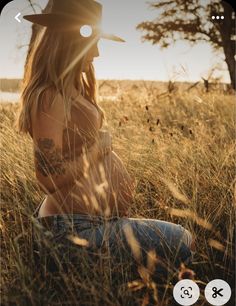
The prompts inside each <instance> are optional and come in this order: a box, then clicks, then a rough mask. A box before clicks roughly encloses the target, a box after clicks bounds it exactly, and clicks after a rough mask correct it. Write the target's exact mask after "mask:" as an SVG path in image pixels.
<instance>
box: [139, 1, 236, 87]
mask: <svg viewBox="0 0 236 306" xmlns="http://www.w3.org/2000/svg"><path fill="white" fill-rule="evenodd" d="M150 6H151V7H152V8H155V9H157V15H158V17H157V18H156V19H155V20H153V21H145V22H142V23H140V24H138V25H137V27H136V29H138V30H142V31H146V34H144V35H143V36H142V39H143V40H144V41H151V42H152V44H159V45H160V47H161V48H167V47H168V46H169V45H170V44H171V43H174V42H175V41H177V40H179V39H184V40H188V41H189V42H190V43H191V44H192V45H194V44H195V43H197V42H200V41H206V42H208V43H210V44H211V45H212V47H213V49H214V50H217V51H219V50H221V49H222V51H223V52H224V55H225V62H226V64H227V67H228V70H229V75H230V79H231V86H232V87H233V88H234V89H235V87H236V84H235V37H236V36H235V28H236V27H235V13H234V11H233V8H232V7H231V6H230V5H229V4H228V3H227V2H225V1H222V0H158V1H156V2H152V3H150ZM212 16H224V18H223V19H221V18H219V19H216V18H214V19H212Z"/></svg>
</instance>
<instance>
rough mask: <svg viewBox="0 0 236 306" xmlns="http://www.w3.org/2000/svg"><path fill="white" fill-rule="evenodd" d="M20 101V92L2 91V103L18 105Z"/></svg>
mask: <svg viewBox="0 0 236 306" xmlns="http://www.w3.org/2000/svg"><path fill="white" fill-rule="evenodd" d="M19 101H20V93H19V92H7V91H0V103H7V102H11V103H16V102H19Z"/></svg>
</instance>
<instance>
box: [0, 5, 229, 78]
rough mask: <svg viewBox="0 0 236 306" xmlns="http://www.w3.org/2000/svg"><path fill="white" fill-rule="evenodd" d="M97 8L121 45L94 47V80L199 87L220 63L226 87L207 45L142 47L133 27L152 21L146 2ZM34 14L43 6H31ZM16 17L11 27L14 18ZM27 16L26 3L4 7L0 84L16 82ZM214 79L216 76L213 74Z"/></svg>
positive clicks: (24, 46)
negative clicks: (173, 82)
mask: <svg viewBox="0 0 236 306" xmlns="http://www.w3.org/2000/svg"><path fill="white" fill-rule="evenodd" d="M98 2H100V3H102V4H103V28H104V29H106V30H107V31H108V32H109V33H113V34H116V35H118V36H120V37H122V38H124V39H125V40H126V42H125V43H119V42H114V41H110V40H106V39H101V40H100V41H99V44H98V47H99V53H100V56H99V57H98V58H95V59H94V66H95V70H96V77H97V78H98V79H139V80H140V79H141V80H159V81H168V80H170V79H172V80H176V81H188V82H195V81H199V80H200V79H201V77H207V75H208V72H209V70H210V69H211V67H212V66H213V65H214V64H215V63H217V62H221V63H222V62H223V68H224V70H225V71H223V72H222V71H220V72H218V75H223V81H225V82H227V83H229V82H230V79H229V74H228V71H227V67H226V65H225V63H224V61H223V60H222V59H223V55H220V56H216V55H215V54H214V53H213V52H212V49H211V47H210V45H209V44H207V43H201V44H197V45H195V46H194V47H191V46H190V45H189V43H188V42H185V41H178V42H177V43H176V44H175V45H172V46H171V47H169V48H168V49H164V50H161V49H160V47H159V46H158V45H152V44H151V43H150V42H144V43H143V42H142V41H141V35H142V32H141V31H138V30H136V29H135V28H136V26H137V24H138V23H140V22H142V21H147V20H149V21H151V20H153V19H154V18H155V17H156V16H157V13H156V11H155V10H152V9H150V8H149V6H148V3H147V1H146V0H119V1H117V0H98ZM33 3H36V5H35V6H34V7H35V10H36V12H37V13H40V12H41V9H42V8H44V7H45V5H46V3H47V0H34V1H33ZM18 13H21V15H20V16H19V19H20V20H21V22H20V23H19V22H17V21H16V20H15V19H14V17H15V16H16V15H17V14H18ZM26 14H33V10H32V8H31V7H30V6H29V3H28V1H27V0H14V1H12V2H10V3H9V4H7V5H6V6H5V7H4V9H3V11H2V13H1V17H0V41H1V46H3V47H1V48H0V78H22V76H23V71H24V61H25V58H26V52H27V44H28V42H29V39H30V34H31V23H30V22H28V21H27V20H25V19H23V18H22V16H23V15H26ZM216 76H217V74H216Z"/></svg>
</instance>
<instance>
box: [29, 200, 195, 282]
mask: <svg viewBox="0 0 236 306" xmlns="http://www.w3.org/2000/svg"><path fill="white" fill-rule="evenodd" d="M39 208H40V205H39V206H38V207H37V209H36V210H35V212H34V214H33V216H34V218H35V219H34V220H35V222H36V224H37V226H36V227H37V231H36V228H35V230H34V233H35V238H37V244H36V245H37V247H36V249H37V253H38V254H39V255H40V256H39V257H40V258H41V260H42V259H43V260H44V262H45V261H46V264H47V267H48V269H49V270H54V269H57V267H58V264H59V265H60V262H61V263H62V264H63V266H64V267H65V265H66V264H68V263H72V262H73V264H75V265H76V260H77V261H78V258H79V257H78V256H77V255H78V253H76V250H80V251H83V250H85V251H86V253H83V254H86V255H88V257H87V258H88V260H89V258H90V259H91V258H93V259H95V258H96V256H97V255H100V256H101V255H102V254H105V253H103V252H104V250H106V251H108V252H109V254H110V256H111V257H112V258H113V259H115V260H116V261H117V262H122V260H125V259H127V258H130V259H131V260H132V261H133V262H134V263H135V264H142V265H144V266H147V265H148V258H149V257H148V254H150V253H149V252H150V251H151V250H152V251H154V252H155V254H156V256H157V258H158V264H157V265H156V270H155V272H154V279H155V275H156V277H157V278H158V279H160V275H162V276H163V275H165V276H166V275H167V270H169V268H170V267H171V269H173V271H174V269H178V267H179V266H180V264H181V263H182V262H183V263H185V264H186V263H187V264H188V263H190V262H191V258H192V252H191V250H190V247H191V243H192V235H191V234H190V232H189V231H187V230H186V229H184V228H183V227H182V226H181V225H178V224H174V223H170V222H166V221H161V220H155V219H143V218H140V219H139V218H120V217H110V218H105V217H102V216H89V215H83V214H78V213H75V214H64V215H52V216H47V217H38V211H39ZM43 219H44V220H45V219H47V220H49V221H50V228H49V229H48V228H46V227H45V226H43V225H42V221H43ZM36 236H37V237H36ZM45 241H47V242H46V243H45ZM55 245H56V246H57V248H58V250H59V252H58V256H59V259H58V263H57V264H55V259H54V260H52V258H51V257H50V254H49V253H50V249H52V246H54V247H55ZM76 254H77V255H76ZM106 254H107V253H106ZM76 256H77V257H76ZM49 258H50V259H49ZM83 258H85V257H84V255H83ZM175 271H176V270H175Z"/></svg>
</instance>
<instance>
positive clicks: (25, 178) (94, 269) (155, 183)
mask: <svg viewBox="0 0 236 306" xmlns="http://www.w3.org/2000/svg"><path fill="white" fill-rule="evenodd" d="M100 104H101V106H102V107H103V108H104V110H105V111H106V115H107V118H108V128H109V129H110V131H111V133H112V136H113V148H114V150H115V152H116V153H117V154H118V155H119V156H120V157H121V158H122V160H123V161H124V163H125V165H126V167H127V169H128V171H129V172H130V173H131V174H132V175H133V176H135V178H136V183H137V185H136V194H135V201H134V203H132V206H131V207H130V217H137V218H139V217H143V218H154V219H160V220H166V221H171V222H174V223H179V224H181V225H183V226H184V227H185V228H186V229H188V230H190V231H191V232H192V233H193V234H194V236H195V239H196V248H197V250H196V255H195V258H194V261H193V263H192V264H191V266H189V267H188V268H189V269H191V270H193V271H194V272H195V274H196V276H195V279H196V281H197V282H198V284H199V286H200V289H201V297H200V300H199V302H198V303H197V304H196V305H205V304H206V302H205V301H204V287H205V284H206V283H207V282H209V281H210V280H212V279H215V278H221V279H224V280H226V281H228V282H229V283H230V284H231V287H232V289H233V282H234V242H235V236H234V224H235V218H234V217H235V196H236V193H235V189H234V187H235V143H234V138H235V101H234V96H232V95H227V94H224V95H223V94H222V93H219V92H212V93H208V94H206V93H203V92H201V93H200V92H199V91H197V90H193V91H192V92H191V93H187V92H186V91H177V92H175V93H173V94H169V95H168V94H165V95H161V94H160V92H159V91H158V88H148V87H147V86H140V85H139V86H134V85H133V86H131V87H129V88H126V90H125V91H122V92H121V93H119V96H118V97H117V99H116V101H115V102H111V101H110V100H109V99H104V100H103V101H100ZM16 111H17V105H10V104H9V105H2V106H1V111H0V117H1V118H0V122H1V233H2V236H1V291H2V292H1V304H2V305H174V301H173V298H172V294H171V293H172V291H171V290H172V288H173V285H174V283H175V281H177V279H178V277H180V276H179V274H178V273H179V271H174V274H173V273H172V274H171V275H169V278H168V281H167V283H166V286H164V287H163V286H162V288H160V289H158V290H160V291H158V290H157V287H156V285H157V286H158V284H155V283H153V282H152V281H151V280H150V279H149V276H150V275H149V274H148V273H147V271H146V270H145V269H144V270H142V269H141V270H139V273H138V274H137V275H136V276H135V278H134V279H133V280H134V282H132V281H130V279H131V278H130V273H132V272H131V271H130V270H129V269H130V265H129V264H128V265H127V266H125V265H123V266H122V265H119V266H116V265H115V264H114V263H113V264H111V263H110V261H109V258H108V257H107V256H104V257H103V258H101V259H100V260H99V261H98V262H97V263H96V264H94V265H92V266H91V265H89V264H88V260H87V258H86V256H85V255H84V253H83V252H82V251H81V254H80V260H79V263H80V268H79V272H78V273H75V271H73V267H71V268H70V270H69V272H68V273H59V274H57V275H54V276H52V275H50V273H48V274H46V275H45V274H44V275H43V273H41V274H40V273H39V272H38V270H39V267H38V266H36V264H35V259H34V256H33V251H32V249H33V243H34V242H33V239H32V230H33V224H34V223H33V221H32V218H31V215H32V212H33V210H34V209H35V207H36V206H37V205H38V204H39V202H40V200H41V198H42V196H43V194H42V192H41V191H40V190H39V188H38V186H37V183H36V180H35V174H34V166H33V154H32V143H31V140H30V138H28V137H25V136H24V137H23V136H22V135H19V134H17V133H16V131H15V130H14V128H13V121H14V118H15V114H16ZM151 255H153V254H150V256H151ZM150 258H153V257H152V256H151V257H150ZM42 270H43V267H41V272H42ZM115 273H118V274H115ZM186 273H187V272H186ZM114 274H115V275H118V276H116V277H113V276H112V275H114ZM42 275H43V276H42ZM148 275H149V276H148ZM232 299H233V298H232ZM232 299H231V302H229V304H227V305H233V300H232ZM230 303H231V304H230Z"/></svg>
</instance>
